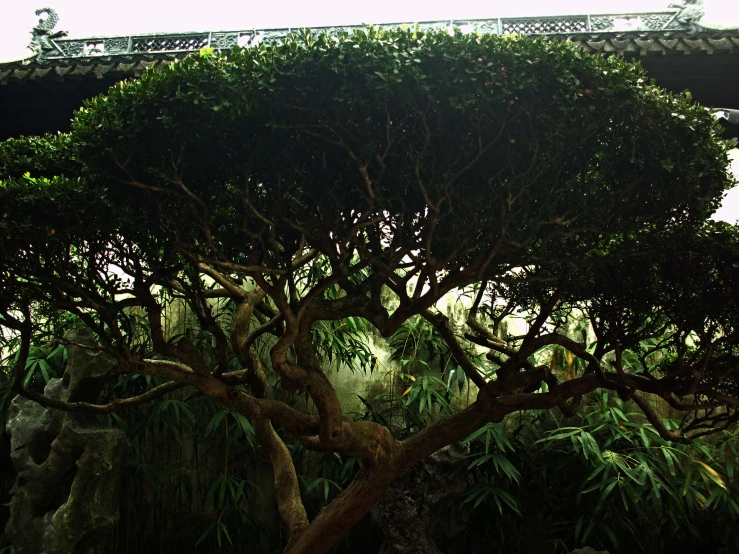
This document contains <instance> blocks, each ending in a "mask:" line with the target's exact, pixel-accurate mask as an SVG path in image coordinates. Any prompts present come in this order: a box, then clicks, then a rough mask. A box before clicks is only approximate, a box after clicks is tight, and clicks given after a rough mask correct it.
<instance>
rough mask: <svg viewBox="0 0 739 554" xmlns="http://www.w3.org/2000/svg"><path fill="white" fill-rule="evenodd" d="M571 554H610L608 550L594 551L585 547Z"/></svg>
mask: <svg viewBox="0 0 739 554" xmlns="http://www.w3.org/2000/svg"><path fill="white" fill-rule="evenodd" d="M570 554H608V550H594V549H592V548H590V547H589V546H584V547H582V548H577V549H575V550H573V551H572V552H570Z"/></svg>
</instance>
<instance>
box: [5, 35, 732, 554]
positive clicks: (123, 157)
mask: <svg viewBox="0 0 739 554" xmlns="http://www.w3.org/2000/svg"><path fill="white" fill-rule="evenodd" d="M719 133H720V126H719V125H718V124H717V123H716V121H715V120H714V118H713V116H712V115H711V114H710V112H709V111H708V110H706V109H705V108H703V107H701V106H699V105H697V104H696V103H694V102H693V101H692V100H691V98H690V96H689V94H687V93H686V94H680V95H673V94H669V93H667V92H665V91H664V90H661V89H659V88H657V87H656V86H655V85H654V84H653V83H651V82H650V80H649V78H648V77H647V76H646V75H645V74H644V72H643V71H642V70H641V69H640V68H639V67H638V65H632V64H630V63H627V62H625V61H624V60H622V59H621V58H619V57H617V56H611V57H604V56H591V55H586V54H584V53H581V52H580V51H578V50H577V49H576V48H575V47H574V46H572V45H570V44H569V43H567V42H566V41H561V42H559V41H555V42H551V43H547V42H544V41H543V40H531V39H527V38H517V37H499V36H480V35H474V34H469V35H463V34H461V33H459V32H456V33H453V34H449V33H446V32H421V31H418V30H412V29H406V30H397V31H388V30H383V29H378V28H372V27H370V28H368V29H366V30H365V31H361V32H354V33H351V34H346V33H344V34H337V35H329V34H319V35H313V34H311V33H309V32H305V33H303V34H298V35H295V36H291V37H289V38H288V39H286V40H285V41H283V42H281V43H275V44H260V45H258V46H255V47H253V48H249V49H235V50H234V51H232V52H230V53H228V54H227V55H220V54H219V55H215V54H213V53H212V52H210V51H202V52H201V53H200V55H192V56H189V57H187V58H186V59H184V60H182V61H179V62H176V63H172V64H170V65H168V66H167V67H166V68H165V69H163V70H162V71H160V72H157V71H150V72H146V73H145V74H144V75H143V76H142V77H141V78H140V79H137V80H135V81H127V82H122V83H119V84H117V85H115V86H114V87H112V88H111V89H110V91H109V92H108V93H107V94H106V95H103V96H99V97H97V98H94V99H93V100H91V101H90V102H89V103H87V104H86V105H85V106H84V107H82V108H80V110H79V111H78V112H77V113H76V114H75V117H74V121H73V124H72V128H71V131H70V132H69V133H66V134H59V135H54V136H45V137H38V138H21V139H15V140H9V141H6V142H4V143H2V144H0V325H2V326H4V327H8V328H10V329H13V330H15V331H16V332H18V333H20V335H21V337H23V340H24V344H25V349H21V355H20V357H19V362H18V369H17V378H16V380H15V389H16V391H17V392H19V393H20V394H24V395H27V396H29V397H31V398H33V399H35V400H37V401H39V402H42V403H46V404H48V405H52V406H55V407H58V408H61V409H66V410H87V411H93V412H98V413H106V412H110V411H113V410H117V409H123V408H125V407H126V406H128V405H134V404H138V403H142V402H146V401H149V400H151V399H152V398H155V397H156V396H157V395H163V394H166V393H168V392H172V391H174V390H175V389H177V388H182V387H195V388H196V389H197V390H198V391H199V392H200V393H202V394H205V395H207V396H209V397H211V398H213V399H214V400H216V401H217V402H220V403H222V404H223V405H225V406H227V407H230V408H232V409H233V410H236V411H238V412H240V413H242V414H243V415H245V416H247V417H248V418H251V419H252V421H253V422H254V427H255V429H256V432H257V438H258V440H259V441H260V443H261V444H262V446H263V447H264V448H265V450H266V451H267V452H268V453H269V457H270V460H271V462H272V464H273V468H274V470H275V488H276V491H277V496H276V498H277V502H278V505H279V509H280V514H281V516H282V518H283V521H284V523H285V526H286V528H287V529H288V534H289V542H288V545H287V547H286V552H290V553H299V552H300V553H303V552H311V553H319V552H326V551H327V550H328V549H329V548H330V547H331V546H332V545H333V544H334V543H335V542H336V540H338V538H340V537H341V536H342V534H343V533H345V532H346V530H347V529H348V528H349V527H351V526H352V525H353V524H354V523H356V522H357V521H358V520H359V519H360V518H361V517H362V515H364V514H365V513H366V512H367V510H369V508H370V507H371V506H372V504H373V503H374V502H375V501H376V500H377V499H378V498H379V496H380V495H381V494H382V492H383V491H384V490H385V489H386V488H387V487H388V486H389V484H390V483H391V482H392V481H393V479H394V478H395V477H396V476H397V475H398V474H399V473H400V472H402V471H403V470H404V469H406V468H408V467H410V466H411V465H413V464H414V463H416V462H417V461H419V460H421V459H423V458H424V457H425V456H428V455H429V454H431V453H433V452H434V451H436V450H437V449H439V448H441V447H443V446H445V445H447V444H449V443H451V442H453V441H455V440H460V439H462V438H464V437H465V436H467V435H469V434H470V433H471V432H473V431H475V430H476V429H478V428H480V427H481V426H483V425H484V424H485V423H487V422H490V421H500V420H501V419H502V418H503V417H504V416H505V415H506V414H509V413H512V412H515V411H519V410H527V409H551V408H559V409H561V410H562V411H563V412H565V413H569V412H572V411H573V410H575V409H576V408H577V405H578V399H579V398H580V397H581V396H582V395H583V394H585V393H587V392H589V391H592V390H595V389H597V388H605V389H611V390H614V391H617V392H618V393H619V394H620V395H622V396H623V397H633V398H634V399H635V401H636V402H637V403H638V405H639V406H640V407H641V409H642V410H643V411H644V412H645V415H646V416H647V417H648V418H649V420H650V421H651V422H652V424H653V425H654V426H655V428H656V429H658V430H660V432H661V433H663V434H664V436H665V437H669V438H670V439H671V440H688V439H689V438H690V437H693V436H697V435H698V434H700V433H704V432H709V431H712V430H715V429H720V428H722V426H726V425H728V424H730V423H732V422H735V421H736V420H737V417H738V416H737V413H739V412H737V405H739V376H738V373H737V371H736V370H737V367H739V366H738V365H737V364H738V362H739V297H738V295H739V293H738V292H737V291H739V235H738V234H737V228H736V227H732V226H730V225H727V224H718V223H711V222H708V221H707V220H708V217H709V216H710V214H711V213H712V212H713V211H714V210H715V209H716V208H717V207H718V205H719V202H720V200H721V198H722V194H723V193H724V192H725V191H726V190H727V189H728V188H729V187H731V186H732V185H733V184H734V183H733V179H732V177H731V176H730V175H729V174H728V173H727V165H728V158H727V152H728V149H729V144H728V143H727V142H726V141H722V140H721V139H720V137H719ZM161 291H167V292H168V293H169V294H170V295H172V296H175V297H179V298H182V299H184V300H185V301H186V302H187V303H188V305H189V307H190V309H191V310H192V312H193V313H194V314H195V316H196V318H197V324H198V332H199V333H203V334H207V335H208V336H209V337H211V338H212V343H213V348H212V349H210V350H208V351H205V350H203V349H202V348H198V347H196V346H195V345H194V344H193V342H192V341H190V340H189V339H187V338H182V339H180V340H179V341H177V342H173V341H170V340H168V337H166V336H165V333H164V331H163V328H162V312H163V310H164V309H166V307H165V304H164V301H163V300H162V296H161ZM387 291H390V292H391V293H392V295H393V296H394V297H395V303H394V304H393V306H394V307H393V308H390V306H389V304H388V303H387V302H386V301H384V300H383V295H385V296H386V295H387V294H388V292H387ZM453 291H472V296H473V298H474V300H473V302H472V304H471V309H470V313H469V318H468V320H467V321H466V323H465V324H464V327H463V328H456V327H455V326H454V325H450V322H449V320H448V318H447V316H446V314H445V313H443V311H441V310H440V309H439V308H438V302H439V301H440V299H441V298H442V297H443V296H444V295H446V294H447V293H449V292H453ZM214 302H225V303H228V304H229V305H230V306H232V307H233V309H232V311H231V313H232V316H230V317H229V318H227V320H224V319H222V318H217V317H215V316H214V315H213V311H212V306H213V303H214ZM60 311H61V312H66V313H69V314H71V315H73V316H75V317H76V318H78V319H79V320H80V321H81V322H83V323H84V325H86V326H87V327H89V328H90V329H91V330H92V331H93V333H94V334H95V337H96V339H97V340H98V341H99V344H100V348H101V349H102V350H103V351H105V352H106V353H108V354H109V355H111V356H113V357H114V358H115V359H116V360H117V361H118V363H119V366H120V368H121V371H122V372H123V373H131V374H144V375H152V376H158V377H162V378H165V379H167V380H168V382H167V383H165V384H163V385H160V386H159V387H157V388H156V389H152V390H151V391H147V392H146V393H145V394H144V395H143V396H140V397H133V398H127V399H118V400H116V401H115V402H113V403H112V404H107V405H91V404H84V403H79V402H78V403H63V402H60V401H52V400H51V399H48V398H45V397H43V395H40V394H38V393H35V392H32V391H29V390H25V389H24V388H23V387H22V378H21V377H20V376H21V374H22V370H23V368H24V367H25V360H24V355H27V352H28V345H29V344H30V340H31V335H32V333H33V328H34V325H38V324H39V322H41V321H43V319H44V318H48V317H49V316H50V314H55V313H59V312H60ZM573 313H578V314H580V317H582V318H585V319H586V320H587V322H588V324H589V325H590V327H591V329H592V333H591V335H590V338H588V337H584V340H582V341H579V340H576V339H574V338H572V334H571V333H570V332H569V328H570V327H569V326H570V323H571V321H572V314H573ZM511 314H525V315H526V317H527V318H528V322H529V324H528V328H527V329H528V330H527V332H526V333H525V334H524V335H522V336H507V335H502V334H501V333H499V324H500V322H501V321H502V320H503V319H504V318H505V317H506V316H508V315H511ZM142 316H143V317H144V318H145V319H146V320H147V329H146V331H145V332H144V335H145V336H143V338H142V332H141V328H140V325H139V324H138V323H137V322H138V321H139V319H140V318H141V317H142ZM415 316H421V317H423V318H426V319H427V320H428V321H429V322H430V323H432V324H433V325H434V327H435V328H436V330H437V331H438V332H439V333H440V335H441V336H442V337H443V338H444V340H445V341H446V343H447V346H448V347H449V349H450V351H451V352H452V354H453V355H454V357H455V359H456V362H457V363H458V364H459V366H460V367H461V369H462V370H463V371H464V374H465V376H466V379H467V380H468V382H469V383H471V384H474V385H475V386H476V387H477V388H478V389H479V392H478V395H477V400H476V401H475V402H473V403H472V404H470V406H469V407H467V408H466V409H464V410H462V411H461V412H459V413H457V414H455V415H453V416H450V417H448V418H444V419H440V420H438V421H437V422H435V423H433V424H432V425H431V426H429V427H428V428H426V429H425V430H422V431H420V432H418V433H417V434H415V435H413V436H411V437H410V438H407V439H405V440H403V441H398V440H396V439H395V438H393V437H392V435H391V434H390V432H389V431H388V430H387V429H386V428H385V427H383V426H381V425H379V424H377V423H373V422H368V421H351V420H349V419H348V418H347V417H346V416H345V415H344V414H343V412H342V408H341V405H340V402H339V399H338V397H337V395H336V393H335V391H334V389H333V387H332V386H331V383H330V382H329V380H328V378H327V376H326V367H327V365H328V364H327V361H326V359H325V355H324V354H323V353H324V350H322V349H321V347H320V345H319V344H317V339H316V335H315V333H313V330H314V329H315V327H316V326H317V325H318V324H320V323H321V322H326V321H328V322H338V321H345V320H347V318H362V319H363V320H364V321H366V322H367V324H368V325H371V326H373V327H374V328H375V329H376V330H377V331H378V332H379V333H380V334H382V335H384V336H390V335H392V334H393V333H394V332H395V331H397V330H398V329H399V328H400V327H401V325H403V324H404V323H405V322H407V321H408V320H409V318H411V317H415ZM259 344H267V345H268V348H269V355H268V357H265V358H264V359H263V358H262V357H260V355H259V351H258V350H257V349H256V346H257V345H259ZM471 344H475V345H477V346H479V347H482V348H483V349H484V351H485V352H486V353H487V354H486V357H485V359H484V360H483V361H482V362H480V361H479V360H477V359H476V358H473V357H472V356H470V355H469V351H470V350H469V347H470V345H471ZM554 345H557V346H558V347H563V348H565V349H566V350H567V351H569V352H570V353H571V355H573V356H575V357H578V358H579V359H581V360H583V362H584V363H583V369H582V370H581V371H580V372H579V373H578V374H577V375H575V376H571V377H570V378H564V377H563V376H561V375H557V374H556V372H553V371H552V370H551V369H552V368H550V367H548V366H546V365H538V362H537V353H541V352H542V351H544V350H546V349H547V348H551V347H552V346H554ZM24 352H25V354H24ZM655 359H657V360H658V363H653V360H655ZM272 371H273V372H275V374H276V375H277V376H278V377H279V379H278V380H277V381H275V380H274V379H271V378H269V379H268V376H269V375H270V372H272ZM542 382H544V383H545V385H540V383H542ZM537 387H538V389H537ZM275 388H283V389H285V390H288V391H296V390H297V391H304V392H306V393H307V394H308V395H309V396H310V398H311V399H312V401H313V403H314V405H315V412H311V413H303V412H300V411H298V410H297V409H295V408H294V407H292V406H291V405H289V403H287V402H284V401H280V400H278V399H276V398H279V396H278V397H275V394H274V389H275ZM531 391H535V392H531ZM650 396H656V397H659V398H661V399H663V401H664V402H666V403H667V404H669V405H670V406H672V407H673V408H674V409H677V410H682V411H685V412H686V413H687V414H688V416H687V417H686V418H685V419H684V428H683V429H668V428H666V427H665V426H664V425H663V424H662V422H661V420H660V418H659V415H658V414H657V413H656V412H655V410H654V408H653V407H652V404H651V403H650V401H649V397H650ZM273 426H274V427H282V428H284V430H285V431H286V432H287V433H288V434H290V435H292V436H293V437H295V438H296V439H298V440H300V441H301V442H302V443H303V445H304V446H305V447H306V448H309V449H313V450H318V451H323V452H338V453H340V454H342V455H346V456H353V457H359V458H362V460H363V464H364V465H363V468H362V470H361V471H360V472H359V473H358V475H357V477H356V478H355V480H354V482H353V483H352V485H351V486H350V487H348V488H347V489H346V491H345V492H344V493H343V494H342V495H340V496H339V497H338V498H337V499H336V500H335V501H334V502H332V503H331V504H330V505H329V506H328V507H327V508H326V509H324V510H323V511H322V512H321V513H320V514H319V515H318V516H317V517H316V518H315V519H314V520H313V521H312V522H310V523H309V522H308V518H307V516H306V512H305V509H304V508H303V504H302V503H301V500H300V492H299V487H298V482H297V478H296V476H295V470H294V468H293V466H292V463H291V460H290V456H289V453H288V451H287V449H286V447H285V445H284V443H283V441H282V439H281V438H280V436H279V435H278V434H277V433H276V432H275V429H274V427H273Z"/></svg>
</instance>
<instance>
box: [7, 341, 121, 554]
mask: <svg viewBox="0 0 739 554" xmlns="http://www.w3.org/2000/svg"><path fill="white" fill-rule="evenodd" d="M91 338H92V337H91V336H89V335H85V334H82V335H78V336H76V337H72V339H74V340H71V339H70V340H71V341H72V342H76V343H78V344H83V341H89V340H91ZM68 352H69V356H68V360H67V370H66V372H65V374H64V378H63V379H51V380H50V381H49V383H48V384H47V386H46V388H45V390H44V394H45V395H46V396H47V397H49V398H55V399H64V400H72V399H73V401H74V400H85V401H88V402H95V401H97V397H98V394H99V392H100V390H101V389H102V386H104V380H105V379H106V378H107V379H109V378H110V377H111V376H112V375H113V374H114V372H115V368H114V364H113V363H111V360H110V359H109V358H107V357H105V356H104V355H102V354H99V353H97V352H94V351H92V350H88V349H86V348H82V347H78V346H70V347H69V348H68ZM6 427H7V431H8V435H9V436H10V444H11V453H10V455H11V459H12V462H13V466H14V467H15V470H16V473H17V478H16V481H15V484H14V486H13V488H12V490H11V493H12V495H13V498H12V500H11V503H10V519H9V520H8V524H7V526H6V533H7V534H8V537H9V538H10V540H11V542H12V544H13V550H12V552H13V553H14V554H98V553H99V554H103V553H105V552H107V551H108V550H109V546H110V542H109V532H110V530H111V528H112V526H113V525H114V524H115V522H116V521H117V520H118V500H119V490H120V484H121V476H122V470H123V465H124V462H125V454H126V447H127V444H126V437H125V435H124V434H123V433H122V432H121V431H120V430H117V429H108V428H105V427H102V426H100V425H99V424H98V423H97V421H96V418H95V417H94V416H92V417H91V416H81V415H79V414H73V413H67V412H62V411H59V410H54V409H48V408H44V407H43V406H41V405H39V404H36V403H35V402H33V401H31V400H28V399H26V398H22V397H20V396H19V397H16V398H15V399H14V400H13V402H12V403H11V405H10V407H9V409H8V420H7V425H6Z"/></svg>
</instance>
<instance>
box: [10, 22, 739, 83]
mask: <svg viewBox="0 0 739 554" xmlns="http://www.w3.org/2000/svg"><path fill="white" fill-rule="evenodd" d="M680 14H681V12H680V10H669V11H664V12H654V13H642V14H599V15H573V16H560V17H536V18H532V17H529V18H494V19H476V20H464V21H430V22H423V23H417V24H410V25H406V24H400V23H395V24H389V25H388V26H389V27H397V26H414V25H417V26H418V28H419V29H422V30H423V29H432V28H452V27H458V28H460V29H461V30H462V31H463V32H479V33H494V34H509V33H523V34H526V35H530V36H546V37H547V38H548V39H551V40H557V39H560V40H569V41H572V42H574V43H575V44H577V45H578V46H580V47H581V48H582V49H583V50H585V51H588V52H602V53H617V54H621V55H624V54H631V55H652V54H689V53H692V52H703V53H706V54H714V53H733V52H735V51H739V30H729V31H710V30H707V29H703V28H701V27H698V26H697V25H695V24H694V23H693V22H691V21H689V20H688V21H686V20H685V18H682V17H681V15H680ZM47 27H48V26H47ZM357 28H362V27H361V26H350V27H324V28H317V29H313V30H312V31H313V32H320V31H323V30H328V31H329V32H338V31H341V30H352V29H357ZM38 29H39V28H37V29H36V30H35V31H37V32H35V33H34V37H35V39H34V40H35V42H34V44H33V47H34V49H35V50H36V52H37V53H36V55H35V56H32V57H30V58H28V59H25V60H19V61H15V62H8V63H2V64H0V84H6V83H10V82H28V81H33V80H62V79H63V80H66V79H81V78H91V77H92V78H94V77H97V78H103V77H113V78H124V77H129V76H131V77H135V76H137V75H139V74H140V73H141V72H142V71H143V70H145V69H146V68H148V67H151V66H154V67H159V66H161V65H162V64H166V63H170V62H172V61H175V60H177V59H181V58H182V57H184V56H186V55H187V54H188V53H190V52H193V51H198V50H200V49H201V48H213V49H215V50H228V49H230V48H232V47H234V46H237V45H241V46H247V45H250V44H254V43H256V42H265V41H275V40H280V39H282V38H284V37H285V36H287V35H288V34H290V33H291V32H294V30H293V29H265V30H242V31H214V32H200V33H197V32H196V33H169V34H155V35H132V36H117V37H91V38H85V39H69V38H62V37H63V33H59V32H52V31H51V29H43V30H41V31H39V30H38Z"/></svg>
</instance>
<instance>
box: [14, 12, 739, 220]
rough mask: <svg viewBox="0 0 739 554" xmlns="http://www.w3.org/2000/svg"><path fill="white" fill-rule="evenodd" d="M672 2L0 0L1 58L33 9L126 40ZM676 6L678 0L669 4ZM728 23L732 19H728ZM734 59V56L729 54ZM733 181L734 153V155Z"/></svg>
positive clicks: (85, 31) (25, 38) (72, 27)
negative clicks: (143, 35) (169, 34)
mask: <svg viewBox="0 0 739 554" xmlns="http://www.w3.org/2000/svg"><path fill="white" fill-rule="evenodd" d="M671 1H673V0H619V1H618V2H615V1H605V0H559V1H556V2H555V1H552V0H546V1H544V0H527V1H524V2H498V3H495V2H481V1H480V0H446V1H438V0H435V1H432V0H370V1H363V0H360V1H353V2H347V1H346V0H316V1H311V0H278V1H268V2H265V1H263V0H261V1H252V2H248V1H246V0H238V1H235V0H221V1H211V2H204V1H200V2H192V3H184V2H182V3H180V2H175V1H172V0H168V1H166V2H165V1H162V0H125V1H123V2H116V3H108V2H90V1H89V0H88V1H82V0H0V60H9V59H15V58H20V57H22V56H23V55H24V54H26V53H28V50H27V49H26V46H27V45H28V43H29V41H30V32H31V29H32V28H33V26H34V25H36V23H37V22H38V17H37V16H36V15H35V14H34V12H35V10H36V9H38V8H41V7H44V6H50V7H52V8H54V9H55V10H56V12H57V13H58V15H59V24H58V25H57V26H56V28H55V29H56V30H65V31H67V32H68V33H69V36H70V37H73V38H74V37H77V38H84V37H93V36H111V35H129V34H137V33H162V32H177V31H204V30H211V31H212V30H221V29H223V30H227V29H267V28H275V27H276V28H284V27H318V26H324V25H352V24H361V23H393V22H409V23H410V22H414V21H429V20H439V19H441V20H444V19H450V20H451V19H454V20H460V19H473V18H474V19H478V18H479V19H484V18H492V17H515V16H541V15H564V14H587V13H590V14H597V13H635V12H647V11H661V10H665V9H667V7H668V5H669V4H670V3H671ZM674 1H677V0H674ZM708 3H709V4H710V7H711V8H712V12H711V13H718V14H724V15H726V14H727V12H726V10H729V12H731V13H732V14H735V13H736V12H737V11H738V10H739V0H710V1H709V2H708ZM730 19H732V21H733V20H734V17H733V16H732V17H730ZM733 55H739V54H733ZM734 153H735V156H734V164H733V168H734V174H735V175H737V176H739V151H737V150H735V151H734ZM716 218H717V219H723V220H726V221H730V222H732V223H733V222H735V221H737V220H739V187H738V188H735V189H734V190H732V191H731V193H730V194H729V195H728V196H727V197H726V199H725V200H724V203H723V206H722V208H721V210H719V212H718V213H717V214H716Z"/></svg>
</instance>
